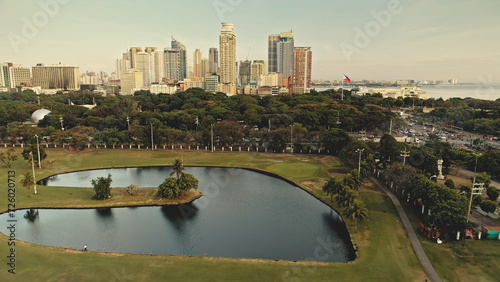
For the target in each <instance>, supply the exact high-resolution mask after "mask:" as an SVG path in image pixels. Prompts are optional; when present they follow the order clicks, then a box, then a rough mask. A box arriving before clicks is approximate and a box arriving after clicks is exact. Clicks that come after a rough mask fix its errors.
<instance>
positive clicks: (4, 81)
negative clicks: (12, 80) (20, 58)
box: [0, 63, 12, 87]
mask: <svg viewBox="0 0 500 282" xmlns="http://www.w3.org/2000/svg"><path fill="white" fill-rule="evenodd" d="M11 66H12V64H11V63H5V64H0V86H3V87H10V84H9V67H11Z"/></svg>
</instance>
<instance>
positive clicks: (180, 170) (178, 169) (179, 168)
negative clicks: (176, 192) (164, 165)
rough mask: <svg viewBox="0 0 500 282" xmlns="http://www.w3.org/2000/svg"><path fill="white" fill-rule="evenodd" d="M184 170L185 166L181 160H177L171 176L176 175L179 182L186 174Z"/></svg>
mask: <svg viewBox="0 0 500 282" xmlns="http://www.w3.org/2000/svg"><path fill="white" fill-rule="evenodd" d="M184 170H185V168H184V164H183V163H182V162H181V161H180V160H175V161H174V165H173V170H172V172H171V173H170V176H172V175H174V174H175V175H176V176H177V180H179V178H180V177H181V176H182V175H183V174H184Z"/></svg>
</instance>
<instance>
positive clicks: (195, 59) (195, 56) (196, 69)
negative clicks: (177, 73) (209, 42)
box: [193, 49, 204, 77]
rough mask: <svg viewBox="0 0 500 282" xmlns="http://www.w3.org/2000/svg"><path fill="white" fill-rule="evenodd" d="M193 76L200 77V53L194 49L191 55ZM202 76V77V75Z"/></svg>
mask: <svg viewBox="0 0 500 282" xmlns="http://www.w3.org/2000/svg"><path fill="white" fill-rule="evenodd" d="M193 73H194V75H193V76H196V77H202V73H201V51H200V49H196V50H195V51H194V54H193ZM203 76H204V75H203Z"/></svg>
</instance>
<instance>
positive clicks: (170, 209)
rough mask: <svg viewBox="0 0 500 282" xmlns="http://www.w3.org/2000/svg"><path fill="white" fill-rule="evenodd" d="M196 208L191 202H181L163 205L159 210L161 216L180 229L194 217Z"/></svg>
mask: <svg viewBox="0 0 500 282" xmlns="http://www.w3.org/2000/svg"><path fill="white" fill-rule="evenodd" d="M198 211H199V210H198V208H197V207H196V206H194V205H193V204H191V203H189V204H183V205H179V206H163V207H161V212H162V214H163V216H164V217H165V218H166V219H167V220H168V221H169V222H171V223H172V225H173V226H174V227H175V228H176V229H177V230H182V229H183V227H184V226H185V225H186V223H188V222H189V221H190V220H192V219H194V218H196V215H197V214H198Z"/></svg>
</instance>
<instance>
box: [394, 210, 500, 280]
mask: <svg viewBox="0 0 500 282" xmlns="http://www.w3.org/2000/svg"><path fill="white" fill-rule="evenodd" d="M403 207H404V209H405V211H406V214H407V215H408V218H409V219H410V221H411V223H412V225H413V228H414V229H415V232H416V233H417V236H418V239H419V240H420V243H421V244H422V247H423V248H424V251H425V253H426V254H427V257H428V258H429V260H430V261H431V263H432V265H433V266H434V268H435V269H436V271H437V273H438V274H439V276H440V277H441V279H443V281H498V278H499V275H500V256H499V254H500V241H498V240H461V241H448V242H445V243H444V244H436V243H435V242H434V241H432V240H430V239H428V238H427V237H425V236H424V235H423V234H422V232H420V230H419V223H420V221H419V219H418V217H417V216H416V215H415V214H414V213H413V212H412V210H411V208H410V207H408V206H407V205H403Z"/></svg>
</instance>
